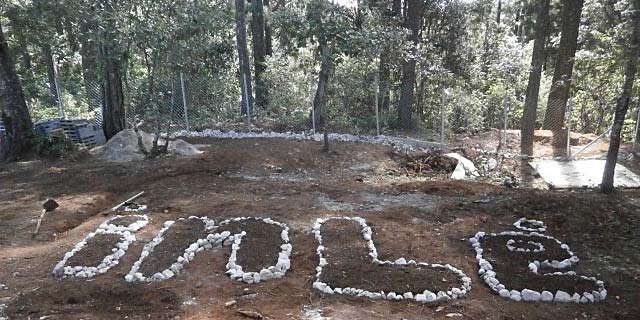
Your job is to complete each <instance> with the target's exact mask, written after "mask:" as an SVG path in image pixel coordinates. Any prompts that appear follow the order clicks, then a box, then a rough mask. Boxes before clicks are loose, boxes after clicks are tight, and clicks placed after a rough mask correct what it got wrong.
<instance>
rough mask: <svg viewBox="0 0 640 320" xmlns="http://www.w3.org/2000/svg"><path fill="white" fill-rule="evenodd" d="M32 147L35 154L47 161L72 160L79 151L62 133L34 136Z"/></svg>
mask: <svg viewBox="0 0 640 320" xmlns="http://www.w3.org/2000/svg"><path fill="white" fill-rule="evenodd" d="M33 145H34V150H35V152H36V154H37V155H38V156H39V157H43V158H47V159H62V158H73V157H75V156H76V155H77V153H78V151H79V149H78V147H77V146H76V145H75V144H73V142H71V140H70V139H69V138H67V136H65V135H64V134H63V133H60V134H51V135H43V134H36V135H35V138H34V139H33Z"/></svg>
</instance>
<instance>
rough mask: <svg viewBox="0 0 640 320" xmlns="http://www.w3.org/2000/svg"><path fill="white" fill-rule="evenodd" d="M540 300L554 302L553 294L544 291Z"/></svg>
mask: <svg viewBox="0 0 640 320" xmlns="http://www.w3.org/2000/svg"><path fill="white" fill-rule="evenodd" d="M540 300H542V301H544V302H551V301H553V293H551V292H549V291H542V294H541V295H540Z"/></svg>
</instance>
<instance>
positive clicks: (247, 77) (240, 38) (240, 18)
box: [235, 0, 253, 116]
mask: <svg viewBox="0 0 640 320" xmlns="http://www.w3.org/2000/svg"><path fill="white" fill-rule="evenodd" d="M235 1H236V42H237V45H238V60H239V63H240V90H241V92H242V106H241V107H240V110H241V112H242V115H243V116H247V115H248V113H249V110H250V109H253V94H252V86H251V73H250V70H249V52H248V49H247V26H246V24H245V13H244V2H245V0H235Z"/></svg>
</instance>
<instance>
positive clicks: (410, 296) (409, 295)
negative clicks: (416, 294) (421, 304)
mask: <svg viewBox="0 0 640 320" xmlns="http://www.w3.org/2000/svg"><path fill="white" fill-rule="evenodd" d="M402 297H403V298H405V299H413V293H411V292H405V293H404V294H403V295H402Z"/></svg>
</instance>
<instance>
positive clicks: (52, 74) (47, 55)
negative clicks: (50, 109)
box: [42, 44, 60, 107]
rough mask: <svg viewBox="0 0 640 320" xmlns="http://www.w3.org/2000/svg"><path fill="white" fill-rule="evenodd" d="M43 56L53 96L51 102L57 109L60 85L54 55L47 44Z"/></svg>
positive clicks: (43, 49) (50, 91)
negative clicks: (57, 79)
mask: <svg viewBox="0 0 640 320" xmlns="http://www.w3.org/2000/svg"><path fill="white" fill-rule="evenodd" d="M42 55H43V56H44V63H45V64H46V67H47V79H48V80H49V93H50V94H51V99H52V100H51V101H52V104H54V105H55V106H56V107H57V106H58V101H59V100H58V99H60V97H58V83H57V81H56V67H55V65H54V63H55V62H54V61H53V53H51V47H50V46H49V45H48V44H47V45H44V46H43V48H42Z"/></svg>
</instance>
